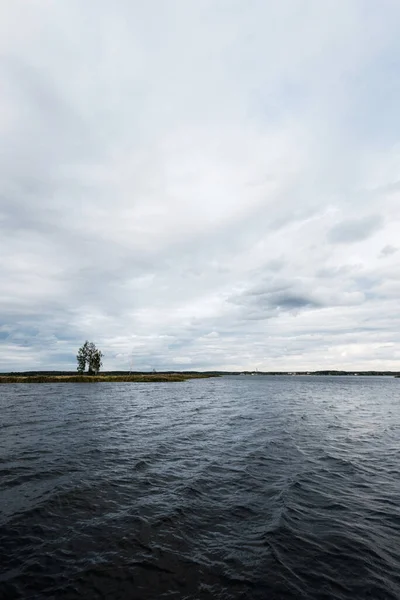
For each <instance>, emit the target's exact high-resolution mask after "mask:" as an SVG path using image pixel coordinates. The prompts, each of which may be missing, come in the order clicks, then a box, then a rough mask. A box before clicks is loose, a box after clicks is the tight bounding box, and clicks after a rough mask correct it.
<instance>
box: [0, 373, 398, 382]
mask: <svg viewBox="0 0 400 600" xmlns="http://www.w3.org/2000/svg"><path fill="white" fill-rule="evenodd" d="M227 375H228V376H240V375H241V376H243V375H245V376H246V375H257V376H269V377H271V376H278V377H279V376H288V375H289V376H290V375H291V376H307V375H308V376H317V377H318V376H319V377H320V376H328V377H332V376H339V377H356V376H361V377H374V376H375V377H382V376H386V377H400V372H399V371H334V370H332V371H331V370H329V371H297V372H293V371H241V372H239V371H236V372H234V371H160V372H151V373H149V372H139V371H135V372H128V371H105V372H103V373H99V374H97V375H89V374H88V373H84V374H83V375H82V374H79V373H76V372H73V371H64V372H63V371H24V372H21V371H19V372H15V371H14V372H8V373H0V384H1V383H122V382H127V383H131V382H132V383H134V382H137V383H144V382H148V383H156V382H160V383H168V382H176V381H188V380H190V379H205V378H209V377H223V376H227Z"/></svg>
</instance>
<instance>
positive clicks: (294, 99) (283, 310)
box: [0, 0, 400, 372]
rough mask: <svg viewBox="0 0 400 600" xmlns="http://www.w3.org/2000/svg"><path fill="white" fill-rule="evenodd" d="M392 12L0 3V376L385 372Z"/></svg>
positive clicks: (391, 347)
mask: <svg viewBox="0 0 400 600" xmlns="http://www.w3.org/2000/svg"><path fill="white" fill-rule="evenodd" d="M399 22H400V3H399V2H398V0H382V1H381V2H375V1H373V0H351V1H349V0H324V2H321V0H280V2H275V1H272V0H147V1H146V2H143V1H141V0H85V1H84V2H83V1H82V0H57V1H55V0H12V2H10V1H9V0H0V282H1V283H0V371H3V372H5V371H10V370H36V369H38V370H39V369H43V370H45V369H75V368H76V359H75V356H76V353H77V350H78V348H79V346H80V345H81V344H82V343H83V342H84V341H85V340H86V339H88V340H90V341H93V342H95V344H96V345H97V346H98V348H100V349H101V350H102V351H103V353H104V355H105V356H104V361H103V362H104V369H109V370H111V369H121V370H125V369H134V370H148V369H156V370H163V369H164V370H173V369H177V370H191V369H196V370H210V369H218V370H225V369H226V370H245V369H249V370H253V369H259V370H285V371H286V370H317V369H349V370H352V369H360V370H361V369H371V370H372V369H377V370H385V369H387V370H391V369H392V370H399V369H400V345H399V343H400V310H399V309H400V235H399V234H400V111H399V106H400V76H399V75H400V36H399V35H398V24H399Z"/></svg>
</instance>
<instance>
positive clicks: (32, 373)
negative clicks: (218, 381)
mask: <svg viewBox="0 0 400 600" xmlns="http://www.w3.org/2000/svg"><path fill="white" fill-rule="evenodd" d="M102 374H103V376H113V375H120V376H127V375H150V374H154V375H156V374H157V375H200V376H201V375H211V376H212V375H214V376H215V375H269V376H271V375H275V376H279V375H331V376H357V375H360V376H363V377H365V376H367V377H372V376H388V377H399V376H400V371H334V370H325V371H157V372H155V371H153V372H151V371H150V372H149V371H103V372H102ZM2 375H7V376H10V377H12V376H14V377H15V376H30V377H32V376H43V377H46V376H47V377H55V376H68V375H70V376H73V375H76V371H12V372H8V373H2Z"/></svg>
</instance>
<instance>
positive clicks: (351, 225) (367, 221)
mask: <svg viewBox="0 0 400 600" xmlns="http://www.w3.org/2000/svg"><path fill="white" fill-rule="evenodd" d="M383 224H384V220H383V217H382V215H379V214H376V215H371V216H368V217H363V218H360V219H345V220H343V221H342V222H341V223H338V224H337V225H335V226H334V227H332V229H331V230H330V231H329V233H328V240H329V241H330V242H332V243H333V244H351V243H354V242H361V241H363V240H366V239H368V238H369V237H371V236H372V235H373V234H374V233H376V232H377V231H379V230H380V229H382V227H383Z"/></svg>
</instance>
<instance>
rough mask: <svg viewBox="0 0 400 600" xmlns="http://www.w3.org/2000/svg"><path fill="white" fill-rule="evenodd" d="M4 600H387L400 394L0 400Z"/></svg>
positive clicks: (0, 392) (361, 381)
mask: <svg viewBox="0 0 400 600" xmlns="http://www.w3.org/2000/svg"><path fill="white" fill-rule="evenodd" d="M0 565H1V566H0V598H1V599H3V598H4V599H6V600H11V599H13V598H35V599H39V598H63V599H64V598H65V599H67V598H70V599H73V598H85V599H91V598H112V599H116V598H120V599H124V598H137V599H140V600H142V599H143V600H145V599H156V598H157V599H162V598H177V599H188V600H189V599H190V600H192V599H193V600H195V599H203V598H204V599H210V600H211V599H227V600H228V599H236V598H237V599H242V598H243V599H260V600H261V599H262V600H264V599H268V600H271V599H272V600H274V599H286V598H287V599H296V600H299V599H303V598H304V599H318V600H324V599H326V600H328V599H338V600H347V599H348V600H357V599H367V598H368V599H370V600H379V599H385V600H392V599H393V600H395V599H397V600H398V599H399V598H400V379H394V378H389V377H388V378H385V377H307V376H303V377H283V376H282V377H266V376H264V377H263V376H254V377H251V376H247V377H246V376H236V377H222V378H219V379H204V380H192V381H186V382H184V383H168V384H165V383H144V384H137V383H133V384H132V383H98V384H65V383H61V384H31V385H29V384H10V385H2V386H1V387H0Z"/></svg>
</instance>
